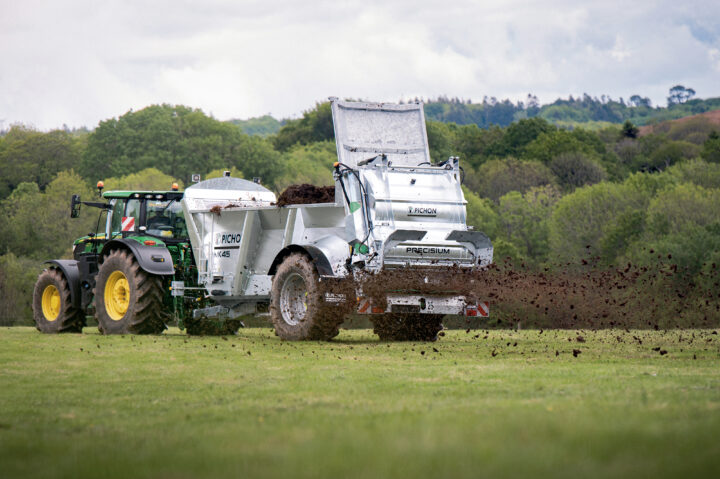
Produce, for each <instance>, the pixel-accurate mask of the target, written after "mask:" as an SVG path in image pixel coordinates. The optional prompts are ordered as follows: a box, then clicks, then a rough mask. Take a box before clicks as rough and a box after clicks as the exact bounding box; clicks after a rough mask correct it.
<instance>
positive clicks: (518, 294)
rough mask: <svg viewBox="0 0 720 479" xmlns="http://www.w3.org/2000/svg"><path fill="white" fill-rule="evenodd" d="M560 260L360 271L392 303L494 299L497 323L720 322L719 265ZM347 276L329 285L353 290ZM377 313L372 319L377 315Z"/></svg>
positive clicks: (376, 296) (370, 290)
mask: <svg viewBox="0 0 720 479" xmlns="http://www.w3.org/2000/svg"><path fill="white" fill-rule="evenodd" d="M584 263H585V264H579V265H572V264H564V265H562V266H560V265H557V266H555V267H554V268H547V269H545V270H542V271H537V270H532V269H530V268H527V267H525V265H520V266H515V265H512V264H510V262H509V261H504V262H502V263H499V264H493V265H492V266H491V267H490V268H487V269H482V270H468V269H463V268H459V267H441V268H427V269H418V268H399V269H392V270H385V271H382V272H380V273H378V274H363V273H359V274H356V275H355V278H354V279H352V280H350V279H347V280H345V281H346V282H354V283H357V282H359V284H360V286H361V288H362V291H363V295H364V296H365V297H368V298H370V299H371V300H372V302H373V304H374V305H375V306H376V307H379V308H382V309H385V308H386V306H387V303H386V295H387V293H388V292H405V293H413V294H425V295H434V294H457V295H462V296H465V298H466V300H467V302H468V303H470V304H473V303H476V302H478V301H487V302H489V303H490V308H491V316H492V319H491V322H493V323H494V324H498V325H503V326H505V327H507V326H512V327H537V328H568V329H570V328H572V329H578V328H589V329H602V328H624V329H630V328H633V329H647V328H650V329H669V328H710V327H717V326H719V325H720V288H718V285H719V284H720V268H718V267H717V266H716V265H708V266H709V268H708V271H709V272H708V273H706V274H704V279H705V282H704V284H706V285H707V286H705V287H703V286H701V285H697V284H694V283H692V282H690V281H689V280H687V279H686V278H685V277H684V275H683V272H682V271H679V270H678V267H677V265H675V264H673V263H672V262H669V261H660V260H659V261H658V263H657V264H656V265H654V266H652V267H648V266H634V265H632V264H626V265H625V266H624V267H622V268H602V267H599V266H598V265H595V264H591V262H588V261H585V262H584ZM341 284H342V282H337V283H335V282H332V283H328V284H327V286H326V289H327V291H335V290H337V291H340V290H342V291H343V292H347V291H350V290H351V289H352V288H351V286H350V285H348V284H345V285H344V286H341ZM371 319H372V318H371Z"/></svg>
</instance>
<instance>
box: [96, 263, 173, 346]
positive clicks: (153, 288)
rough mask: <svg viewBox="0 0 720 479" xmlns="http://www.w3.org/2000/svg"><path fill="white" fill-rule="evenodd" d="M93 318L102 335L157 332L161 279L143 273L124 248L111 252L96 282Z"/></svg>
mask: <svg viewBox="0 0 720 479" xmlns="http://www.w3.org/2000/svg"><path fill="white" fill-rule="evenodd" d="M93 292H94V294H95V317H96V318H97V321H98V329H99V330H100V332H101V333H103V334H160V333H162V332H163V330H165V322H164V321H163V318H164V317H165V316H166V313H164V312H163V304H162V298H163V289H162V278H161V277H160V276H156V275H153V274H149V273H146V272H145V271H143V270H142V268H140V265H139V264H138V262H137V260H136V259H135V257H134V256H133V255H132V253H130V252H129V251H127V250H123V249H118V250H114V251H112V252H111V253H110V254H109V255H108V256H107V257H106V258H105V261H104V262H103V263H102V265H101V266H100V271H99V272H98V275H97V278H96V281H95V290H94V291H93Z"/></svg>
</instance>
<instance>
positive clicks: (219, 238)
mask: <svg viewBox="0 0 720 479" xmlns="http://www.w3.org/2000/svg"><path fill="white" fill-rule="evenodd" d="M241 238H242V235H241V234H240V233H217V234H215V244H216V245H223V244H239V243H240V239H241Z"/></svg>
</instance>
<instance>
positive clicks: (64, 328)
mask: <svg viewBox="0 0 720 479" xmlns="http://www.w3.org/2000/svg"><path fill="white" fill-rule="evenodd" d="M33 319H34V320H35V327H36V328H37V329H38V331H41V332H43V333H81V332H82V328H83V326H85V314H84V313H83V312H82V311H81V310H80V309H78V308H75V307H73V305H72V300H71V296H70V286H69V285H68V282H67V279H65V276H64V275H63V274H62V272H60V271H59V270H57V269H55V268H51V269H46V270H44V271H43V272H42V273H40V275H39V276H38V279H37V281H36V282H35V290H34V291H33Z"/></svg>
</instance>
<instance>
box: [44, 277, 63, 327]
mask: <svg viewBox="0 0 720 479" xmlns="http://www.w3.org/2000/svg"><path fill="white" fill-rule="evenodd" d="M60 303H61V301H60V291H58V289H57V288H56V287H55V285H54V284H49V285H47V286H46V287H45V289H44V290H43V294H42V312H43V316H45V319H46V320H48V321H55V320H56V319H58V316H60Z"/></svg>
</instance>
